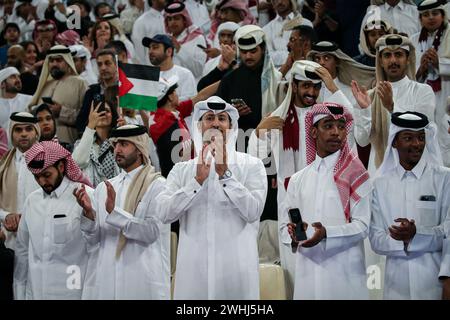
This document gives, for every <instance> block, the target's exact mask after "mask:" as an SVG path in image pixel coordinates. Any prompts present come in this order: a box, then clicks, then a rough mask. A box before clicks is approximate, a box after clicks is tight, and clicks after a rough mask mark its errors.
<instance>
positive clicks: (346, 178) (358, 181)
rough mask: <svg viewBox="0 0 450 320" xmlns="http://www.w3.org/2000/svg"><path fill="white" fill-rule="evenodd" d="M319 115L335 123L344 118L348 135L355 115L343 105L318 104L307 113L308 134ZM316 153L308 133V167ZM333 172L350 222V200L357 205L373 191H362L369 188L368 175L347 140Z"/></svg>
mask: <svg viewBox="0 0 450 320" xmlns="http://www.w3.org/2000/svg"><path fill="white" fill-rule="evenodd" d="M320 115H323V116H325V117H328V116H330V117H332V118H333V119H334V120H338V119H342V118H344V119H345V127H346V131H347V136H348V133H349V132H350V130H351V128H352V124H353V117H352V114H351V113H350V112H349V111H348V110H347V109H346V108H345V107H344V106H341V105H339V104H335V103H329V102H325V103H319V104H316V105H314V106H313V107H312V109H311V110H310V111H308V112H307V113H306V118H305V128H306V132H308V133H310V132H311V129H312V127H313V126H314V118H315V117H316V116H320ZM316 119H317V118H316ZM316 153H317V149H316V139H314V138H313V137H312V136H311V135H310V134H309V135H308V136H307V137H306V162H307V164H308V165H309V164H310V163H312V162H313V161H314V160H315V158H316ZM333 172H334V182H335V183H336V187H337V189H338V192H339V197H340V199H341V203H342V207H343V208H344V214H345V218H346V220H347V222H351V203H350V200H351V199H352V200H353V203H354V204H356V203H358V202H359V200H360V199H361V198H362V197H363V196H365V195H366V194H367V193H368V191H370V189H369V188H363V185H364V187H367V185H368V183H367V184H366V182H369V173H368V172H367V170H366V169H365V168H364V165H363V164H362V162H361V161H360V160H359V158H358V156H357V155H356V154H355V153H353V151H352V150H351V149H350V147H349V145H348V142H347V139H345V141H344V145H343V146H342V148H341V154H340V155H339V159H338V161H337V162H336V165H335V166H334V170H333ZM363 193H364V194H363Z"/></svg>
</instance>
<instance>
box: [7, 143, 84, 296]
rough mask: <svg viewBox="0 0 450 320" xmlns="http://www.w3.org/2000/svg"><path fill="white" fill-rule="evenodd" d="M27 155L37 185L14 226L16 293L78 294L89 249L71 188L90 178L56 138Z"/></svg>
mask: <svg viewBox="0 0 450 320" xmlns="http://www.w3.org/2000/svg"><path fill="white" fill-rule="evenodd" d="M25 158H26V162H27V166H28V169H29V170H30V171H31V173H32V174H33V175H34V177H35V179H36V181H37V182H38V184H39V186H40V187H41V188H39V189H37V190H36V191H34V192H33V193H31V194H30V195H29V196H28V197H27V199H26V201H25V205H24V209H23V215H22V218H21V219H20V225H19V230H18V231H17V245H16V250H15V266H14V297H15V299H17V300H54V299H58V300H59V299H61V300H66V299H68V300H77V299H81V295H82V289H83V283H84V279H85V276H86V268H87V262H88V251H87V243H86V241H85V240H84V239H83V236H82V233H81V229H80V217H81V208H80V207H79V206H77V204H76V201H75V199H74V197H73V195H72V192H73V190H74V189H76V188H77V187H79V186H80V183H85V184H86V183H89V181H88V180H87V178H86V176H84V175H83V173H82V172H81V169H80V168H79V167H78V166H77V165H76V163H75V161H74V160H73V159H72V156H71V155H70V152H69V151H67V150H66V149H64V148H63V147H62V146H61V145H59V144H58V143H57V142H53V141H43V142H40V143H37V144H35V145H33V147H31V149H29V150H28V151H27V153H26V155H25Z"/></svg>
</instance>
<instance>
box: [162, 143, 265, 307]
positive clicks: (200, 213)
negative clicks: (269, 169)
mask: <svg viewBox="0 0 450 320" xmlns="http://www.w3.org/2000/svg"><path fill="white" fill-rule="evenodd" d="M235 155H236V158H235V160H236V161H229V170H230V171H231V172H232V176H231V178H226V179H223V180H218V175H217V173H216V172H215V171H213V170H214V165H212V166H211V172H210V175H209V178H208V179H207V180H205V181H204V182H203V185H200V184H199V183H198V182H197V180H196V179H195V178H194V177H195V175H196V170H197V159H198V158H195V159H193V160H190V161H187V162H179V163H177V164H175V166H174V167H173V169H172V171H171V172H170V173H169V176H168V177H167V184H166V189H165V191H163V192H162V193H161V194H160V195H159V197H158V203H159V205H158V210H159V211H160V213H161V216H162V217H163V218H162V219H163V222H165V223H169V222H173V221H176V220H178V219H179V221H180V241H179V244H178V255H177V266H176V274H175V291H174V299H211V300H214V299H227V300H229V299H233V300H244V299H259V272H258V265H259V261H258V248H257V236H258V228H259V219H260V216H261V213H262V211H263V209H264V201H265V199H266V192H267V179H266V172H265V169H264V165H263V163H262V162H261V160H259V159H256V158H254V157H252V156H250V155H248V154H245V153H240V152H236V153H235ZM227 157H230V155H227ZM228 160H230V158H229V159H228Z"/></svg>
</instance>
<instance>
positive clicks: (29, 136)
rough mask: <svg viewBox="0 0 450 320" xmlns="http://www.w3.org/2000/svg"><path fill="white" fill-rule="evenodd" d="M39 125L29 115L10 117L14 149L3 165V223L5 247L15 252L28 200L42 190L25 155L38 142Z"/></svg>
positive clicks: (0, 201)
mask: <svg viewBox="0 0 450 320" xmlns="http://www.w3.org/2000/svg"><path fill="white" fill-rule="evenodd" d="M37 122H38V120H37V118H36V117H35V116H33V115H32V114H30V113H28V112H16V113H13V114H12V115H11V117H10V123H9V135H10V137H11V141H12V145H13V148H11V149H10V150H9V151H8V153H6V154H5V155H4V157H3V158H2V161H1V162H0V222H2V225H3V226H2V228H4V229H3V231H4V233H5V234H6V241H5V245H6V247H8V248H10V249H13V250H14V248H15V242H16V231H17V228H18V225H19V221H20V217H21V214H22V212H23V206H24V203H25V199H26V198H27V196H28V195H29V194H30V193H32V192H33V191H34V190H36V189H39V185H38V184H37V183H36V181H35V179H34V177H33V175H32V174H31V172H30V171H29V170H28V168H27V165H26V163H25V152H26V151H28V149H30V148H31V146H32V145H33V144H35V143H36V142H38V141H39V137H40V132H41V130H40V127H39V124H38V123H37Z"/></svg>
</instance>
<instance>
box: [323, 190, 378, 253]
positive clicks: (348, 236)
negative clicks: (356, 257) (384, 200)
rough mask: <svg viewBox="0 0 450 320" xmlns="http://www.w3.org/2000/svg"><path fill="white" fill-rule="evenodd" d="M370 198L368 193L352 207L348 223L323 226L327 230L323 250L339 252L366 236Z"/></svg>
mask: <svg viewBox="0 0 450 320" xmlns="http://www.w3.org/2000/svg"><path fill="white" fill-rule="evenodd" d="M366 183H369V182H366ZM370 200H371V194H370V193H369V194H368V195H366V196H364V197H362V198H361V199H360V200H359V201H358V203H356V204H355V205H354V206H353V207H352V209H351V217H352V220H351V222H350V223H346V224H344V225H340V226H325V228H326V231H327V237H326V239H325V244H324V249H325V251H334V252H341V251H344V250H347V249H348V248H350V247H352V246H354V245H355V244H356V243H358V242H360V241H362V240H363V239H364V238H366V237H367V234H368V231H369V223H370ZM351 201H353V200H351Z"/></svg>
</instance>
